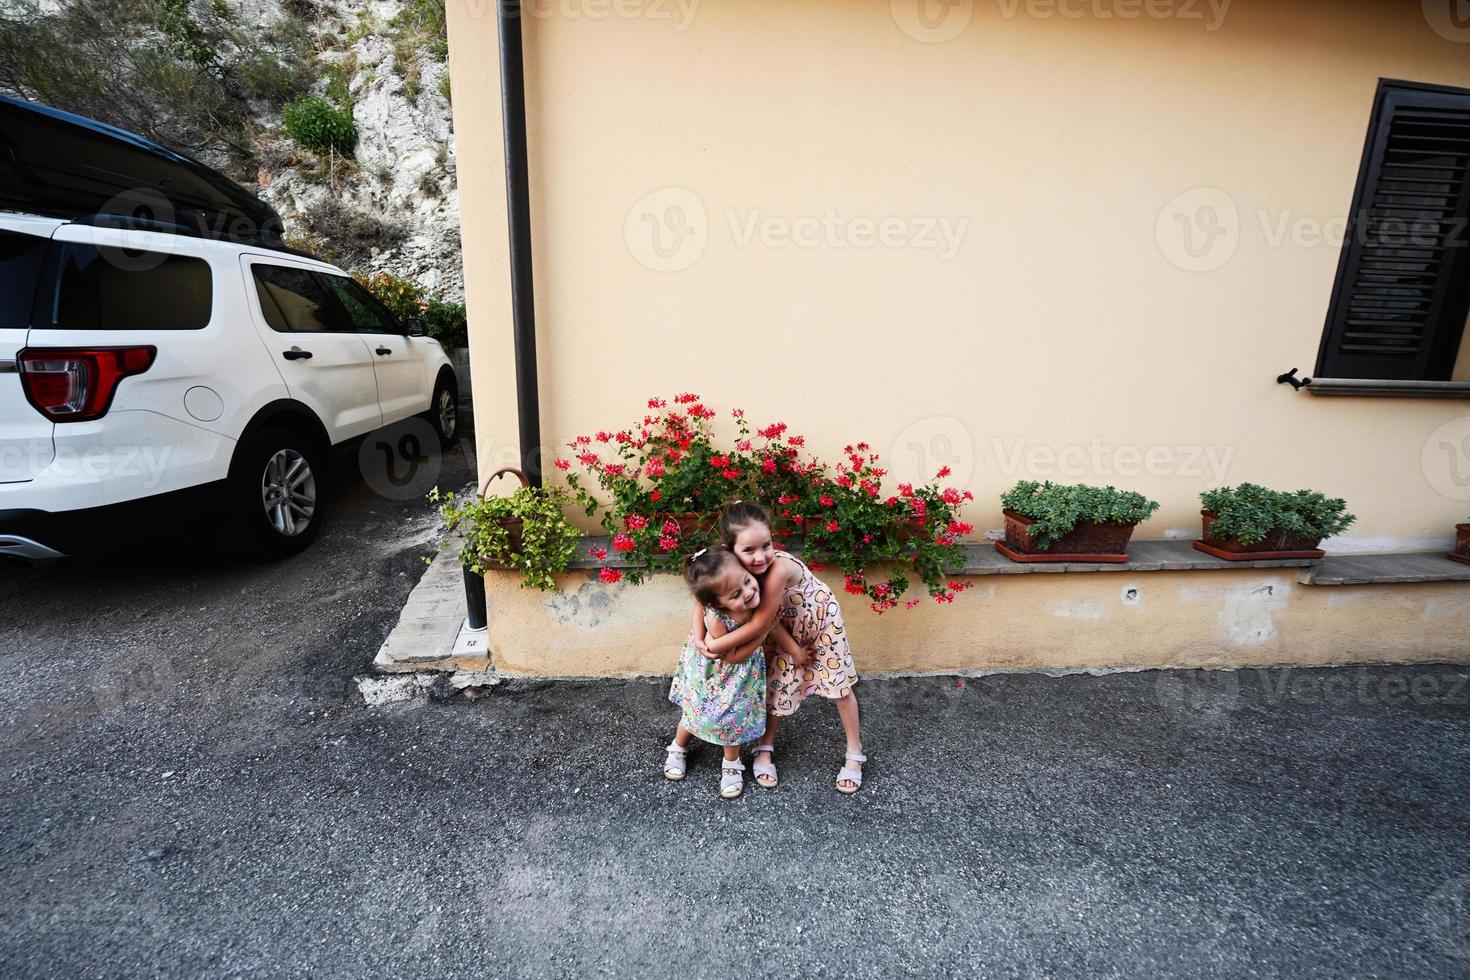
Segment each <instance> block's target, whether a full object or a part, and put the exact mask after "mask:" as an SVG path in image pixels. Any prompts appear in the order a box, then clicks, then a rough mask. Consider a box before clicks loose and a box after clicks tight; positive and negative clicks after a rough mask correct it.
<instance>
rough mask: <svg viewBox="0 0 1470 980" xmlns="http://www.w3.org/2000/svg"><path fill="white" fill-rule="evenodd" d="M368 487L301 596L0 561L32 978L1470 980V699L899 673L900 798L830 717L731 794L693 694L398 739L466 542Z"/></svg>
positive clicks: (550, 708)
mask: <svg viewBox="0 0 1470 980" xmlns="http://www.w3.org/2000/svg"><path fill="white" fill-rule="evenodd" d="M342 469H343V470H344V471H345V472H344V482H345V483H346V486H345V487H343V488H342V489H341V491H340V492H339V493H338V494H337V495H336V496H334V498H333V504H334V508H333V513H332V515H331V519H330V523H329V524H328V525H327V526H326V527H325V528H324V533H323V536H322V538H321V539H320V540H319V541H318V542H317V543H316V545H315V546H314V547H313V548H312V549H311V550H310V551H309V552H308V553H306V554H304V555H302V556H300V557H299V558H297V559H295V560H293V561H290V562H287V563H284V564H281V565H269V566H267V565H241V564H239V563H235V562H232V561H229V560H226V559H223V558H214V559H204V558H193V557H181V556H180V554H179V553H178V551H177V549H175V548H158V549H153V550H151V551H148V552H143V553H135V554H131V555H126V556H120V557H118V558H115V559H113V560H110V561H107V562H93V563H80V562H76V563H64V564H56V565H52V566H49V567H46V568H41V569H33V570H25V571H17V570H15V569H3V570H0V658H3V659H0V664H3V666H4V668H5V675H4V677H5V680H4V683H3V684H0V739H3V747H4V758H3V769H0V771H3V773H4V777H5V778H4V793H3V798H0V975H3V976H5V977H12V976H28V977H29V976H56V977H62V976H65V977H82V976H86V977H90V976H98V977H102V976H106V977H138V976H166V977H200V976H210V977H213V976H231V977H233V976H242V977H243V976H250V977H281V976H308V975H311V976H354V977H383V976H393V977H398V976H450V975H454V976H461V977H463V976H469V977H479V976H496V977H499V976H536V977H540V976H578V977H580V976H625V977H640V978H641V977H656V976H670V977H673V976H677V977H728V976H783V975H784V976H789V975H796V974H801V975H804V976H819V977H840V976H862V977H867V976H894V975H899V974H912V975H927V976H943V975H956V974H960V975H982V976H1022V975H1026V976H1058V977H1073V976H1083V975H1088V976H1149V975H1193V976H1242V975H1257V974H1258V975H1262V976H1326V975H1348V974H1351V975H1356V976H1393V977H1402V976H1445V977H1452V976H1458V977H1463V976H1466V975H1467V973H1470V846H1467V833H1466V830H1467V827H1470V737H1467V736H1470V705H1467V700H1470V684H1467V673H1466V670H1465V669H1464V668H1448V667H1424V668H1412V669H1410V668H1404V669H1396V668H1378V669H1372V670H1356V669H1347V670H1338V671H1322V670H1318V671H1267V672H1262V671H1243V672H1238V673H1221V672H1211V673H1204V672H1165V673H1159V672H1143V673H1134V674H1113V675H1107V676H1100V677H1092V676H1086V675H1077V676H1068V677H1047V676H1041V675H992V676H989V677H984V678H970V679H957V678H953V677H951V678H921V679H896V680H887V681H880V680H873V679H869V680H866V681H864V682H863V683H862V684H861V685H860V687H859V691H860V693H861V696H862V699H863V701H862V704H863V711H864V720H865V729H866V738H867V743H868V747H869V753H870V756H871V759H872V761H871V762H870V763H869V766H868V781H867V785H866V786H865V787H864V788H863V790H862V792H861V793H859V794H858V795H857V796H856V797H853V798H850V799H848V798H842V797H839V796H838V795H837V794H836V793H835V792H834V791H833V790H832V788H831V784H832V779H833V777H834V775H835V772H836V768H837V765H838V763H839V762H840V758H839V748H840V745H841V742H840V736H839V727H838V725H837V720H836V717H835V714H834V713H833V712H832V711H830V710H826V711H823V710H820V709H819V710H817V711H809V712H806V713H805V714H803V715H800V716H798V718H797V719H796V721H795V722H793V724H792V725H791V726H790V728H789V729H787V730H786V734H787V735H788V736H789V737H786V738H785V739H784V749H785V750H784V753H783V755H782V756H781V758H780V759H779V760H778V761H780V763H781V764H782V779H783V783H782V786H781V787H780V788H779V789H777V790H776V791H774V792H767V791H761V790H757V789H751V790H750V791H748V792H747V795H746V796H745V798H743V799H741V800H738V801H734V802H724V801H721V800H719V799H718V798H717V795H716V791H715V784H716V781H717V778H718V777H717V772H716V768H715V766H716V754H715V753H714V752H713V751H704V752H703V753H701V754H696V755H694V756H693V757H692V766H691V771H690V776H689V779H688V780H686V781H685V782H684V783H682V784H673V783H668V782H666V781H665V780H663V779H662V777H661V775H660V772H659V770H660V766H661V762H662V753H661V751H660V747H661V746H662V745H663V744H665V743H666V742H667V740H668V737H669V734H670V729H671V727H672V724H673V721H674V717H673V713H672V709H671V708H670V707H669V705H668V704H667V703H666V701H665V694H666V684H665V683H664V682H658V681H628V682H587V683H567V682H563V683H553V684H530V683H506V684H503V685H501V686H500V687H498V688H496V689H494V691H493V693H491V694H490V695H488V696H486V697H484V698H481V699H479V700H475V701H469V700H464V699H462V698H453V699H450V700H445V701H434V702H423V703H412V704H397V705H390V706H387V707H383V708H368V707H366V706H364V705H363V704H362V703H361V700H360V698H358V696H357V695H356V693H355V688H354V687H353V685H352V677H353V676H354V675H355V674H359V673H361V672H362V671H363V670H364V667H365V665H366V664H367V662H368V660H369V659H370V658H371V656H372V654H373V653H374V652H375V651H376V649H377V646H378V644H379V643H380V642H381V640H382V638H383V637H384V636H385V635H386V633H387V631H388V629H389V628H390V627H391V625H392V622H393V620H394V619H395V617H396V613H397V609H398V606H399V604H401V602H402V600H403V599H404V598H405V596H406V595H407V593H408V590H409V589H410V587H411V585H412V582H413V581H414V580H415V578H416V576H417V575H418V574H419V573H420V570H421V568H422V561H421V556H423V555H424V554H426V553H427V551H428V549H429V547H430V542H431V539H432V535H433V522H432V518H431V515H430V513H429V511H428V508H427V507H426V505H424V504H423V503H422V502H421V493H420V492H421V491H422V490H423V489H426V487H401V488H399V487H395V488H392V489H391V490H389V491H387V492H386V493H385V492H382V490H383V487H384V486H391V484H386V483H385V480H384V478H383V477H382V476H381V475H375V476H373V477H372V478H371V479H369V480H366V481H365V480H363V479H362V478H361V477H359V476H356V475H355V463H354V461H351V460H349V461H346V462H345V463H344V464H343V466H342ZM370 469H371V467H370ZM439 470H440V474H441V477H442V482H443V483H444V485H445V486H449V487H452V486H458V485H461V484H462V483H463V482H465V480H467V479H468V474H469V472H470V469H469V467H468V465H467V463H466V461H465V460H464V459H463V457H462V456H454V457H452V458H450V459H448V460H444V461H442V462H441V465H440V466H439ZM426 476H427V471H425V472H424V473H423V474H420V477H419V479H421V480H422V479H424V478H425V477H426ZM375 488H376V489H375ZM410 490H412V491H413V492H412V493H410ZM670 628H671V630H675V629H677V625H676V624H671V627H670ZM674 640H675V644H674V645H676V643H677V637H675V638H674ZM860 654H861V652H860V651H859V655H860Z"/></svg>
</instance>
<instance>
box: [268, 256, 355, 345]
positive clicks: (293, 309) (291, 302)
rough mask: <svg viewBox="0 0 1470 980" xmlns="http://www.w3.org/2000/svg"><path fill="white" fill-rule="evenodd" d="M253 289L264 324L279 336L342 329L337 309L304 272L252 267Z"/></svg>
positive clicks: (280, 266) (315, 279)
mask: <svg viewBox="0 0 1470 980" xmlns="http://www.w3.org/2000/svg"><path fill="white" fill-rule="evenodd" d="M251 269H252V271H254V273H255V290H256V292H257V293H259V294H260V310H261V312H262V313H264V314H265V321H266V323H269V324H270V327H271V329H272V330H275V331H278V332H279V333H323V332H326V331H331V330H339V329H341V328H340V327H339V326H338V319H339V318H338V315H337V311H336V308H335V307H334V306H333V305H332V300H331V297H330V296H328V295H327V291H326V289H325V288H324V287H323V286H322V284H321V281H320V280H319V279H317V277H316V276H315V275H313V274H312V273H311V272H310V271H308V270H306V269H293V268H291V267H290V266H284V265H259V264H257V265H253V266H251Z"/></svg>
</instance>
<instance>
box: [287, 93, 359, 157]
mask: <svg viewBox="0 0 1470 980" xmlns="http://www.w3.org/2000/svg"><path fill="white" fill-rule="evenodd" d="M285 118H286V135H288V136H290V137H291V138H292V139H293V140H295V141H296V142H297V143H300V144H301V145H302V146H304V147H306V148H307V149H308V150H311V151H312V152H314V153H322V154H325V153H340V154H342V155H343V156H351V155H352V151H353V148H355V147H356V146H357V123H355V122H353V120H352V108H351V107H350V106H335V105H333V104H332V103H331V102H328V101H327V100H326V99H323V98H320V97H318V96H314V95H308V96H304V97H302V98H299V99H297V100H296V101H294V102H291V103H289V104H288V105H287V106H286V110H285Z"/></svg>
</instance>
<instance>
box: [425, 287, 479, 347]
mask: <svg viewBox="0 0 1470 980" xmlns="http://www.w3.org/2000/svg"><path fill="white" fill-rule="evenodd" d="M421 319H422V321H423V324H424V333H426V334H428V335H429V336H430V337H433V338H434V339H435V340H437V341H439V343H441V344H443V345H444V346H445V347H446V348H449V349H451V350H452V349H453V348H456V347H468V346H469V345H470V330H469V321H468V319H467V318H466V316H465V306H464V304H463V303H451V302H449V301H448V300H442V299H437V298H435V299H430V300H429V301H428V303H426V304H425V305H424V312H423V315H422V318H421Z"/></svg>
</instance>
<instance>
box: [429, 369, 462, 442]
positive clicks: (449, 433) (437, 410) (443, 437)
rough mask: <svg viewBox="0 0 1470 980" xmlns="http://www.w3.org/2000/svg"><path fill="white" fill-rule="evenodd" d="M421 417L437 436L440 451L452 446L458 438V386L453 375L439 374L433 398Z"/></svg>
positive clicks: (442, 372)
mask: <svg viewBox="0 0 1470 980" xmlns="http://www.w3.org/2000/svg"><path fill="white" fill-rule="evenodd" d="M423 417H424V419H425V421H427V422H428V423H429V424H430V425H431V426H433V427H434V432H435V433H436V434H437V435H438V436H439V448H440V449H448V448H449V447H450V446H452V445H454V441H455V440H456V439H458V438H459V386H458V385H457V384H455V382H454V375H452V374H450V373H449V372H447V371H441V372H440V373H439V380H438V381H436V382H434V397H433V398H432V399H431V400H430V401H429V410H428V411H427V412H425V413H424V416H423Z"/></svg>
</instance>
